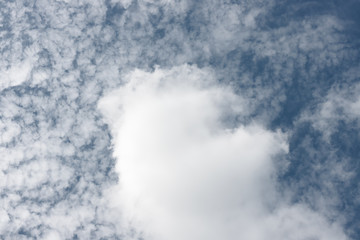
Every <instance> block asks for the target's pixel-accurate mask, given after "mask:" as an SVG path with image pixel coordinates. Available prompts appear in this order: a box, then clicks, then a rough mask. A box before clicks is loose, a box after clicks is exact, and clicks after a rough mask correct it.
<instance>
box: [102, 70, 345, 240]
mask: <svg viewBox="0 0 360 240" xmlns="http://www.w3.org/2000/svg"><path fill="white" fill-rule="evenodd" d="M246 105H247V103H246V100H245V99H242V98H241V97H240V96H238V95H236V94H235V93H234V92H233V90H232V88H230V87H228V86H224V85H222V84H219V83H217V82H216V80H215V79H214V77H213V74H212V72H211V71H210V70H208V69H205V70H204V69H199V68H197V67H194V66H189V65H183V66H180V67H174V68H172V69H168V70H162V69H156V70H154V71H153V72H144V71H141V70H135V71H133V72H132V73H130V74H128V75H127V77H126V83H125V84H124V85H123V86H121V87H120V88H119V89H118V90H116V91H114V92H111V93H109V94H108V95H106V96H105V97H104V98H102V99H101V100H100V102H99V108H100V111H102V113H103V114H104V116H105V118H106V119H107V122H108V123H109V124H110V128H111V132H112V135H113V147H114V156H115V157H116V158H117V163H116V170H117V172H118V174H119V185H118V186H116V187H113V188H111V189H110V190H109V191H108V197H109V199H110V200H109V201H110V203H111V206H113V207H114V208H118V210H119V211H120V212H122V216H123V218H122V220H121V221H119V224H120V222H122V223H123V224H124V223H125V224H128V225H129V227H133V228H135V229H136V230H137V232H139V233H141V232H142V233H143V236H144V237H145V239H151V240H168V239H172V240H184V239H187V240H199V239H207V240H219V239H252V240H265V239H310V238H314V239H323V240H325V239H326V240H328V239H334V240H335V239H336V240H339V239H347V238H346V236H345V235H344V233H343V232H342V230H341V228H340V226H339V225H338V224H337V223H336V222H333V223H330V222H328V221H327V220H326V219H325V218H324V217H323V216H321V215H320V214H319V213H317V212H315V211H312V210H310V209H309V208H308V207H306V206H305V205H301V204H297V205H291V204H289V203H288V202H287V201H286V200H284V197H283V195H282V194H283V193H282V192H280V191H279V189H278V188H277V179H276V177H277V172H278V170H279V169H281V168H284V165H286V162H285V161H284V160H282V159H283V156H284V154H286V153H287V151H288V143H287V140H286V135H285V134H284V133H281V132H279V131H277V132H272V131H269V130H267V129H265V128H264V127H263V126H261V125H259V124H257V123H255V122H253V123H250V124H243V123H241V122H240V121H238V122H235V123H234V122H229V119H237V116H240V115H245V114H246ZM136 237H138V236H136ZM136 237H133V238H132V237H130V239H137V238H136Z"/></svg>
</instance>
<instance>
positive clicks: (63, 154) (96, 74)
mask: <svg viewBox="0 0 360 240" xmlns="http://www.w3.org/2000/svg"><path fill="white" fill-rule="evenodd" d="M332 4H333V5H331V4H329V3H326V4H325V5H323V3H322V2H320V1H313V2H310V1H307V2H304V3H301V4H299V3H294V1H283V2H282V3H277V2H275V1H204V2H203V1H165V0H164V1H150V0H148V1H131V0H123V1H115V0H114V1H50V2H49V1H30V0H29V1H22V2H12V1H3V2H1V3H0V12H1V14H0V17H1V25H0V41H1V58H0V91H1V94H0V156H1V161H0V168H1V171H0V188H1V195H0V196H1V198H0V202H1V204H0V206H1V207H0V236H1V238H5V239H8V238H10V239H14V238H16V239H22V238H24V239H32V238H40V239H90V238H91V239H101V238H107V239H126V238H128V239H135V237H136V236H138V235H141V231H142V230H144V229H145V230H146V227H143V228H144V229H132V228H136V227H139V226H140V227H141V226H142V223H139V225H136V224H135V223H134V224H133V225H130V226H129V223H128V222H127V217H126V216H125V213H123V212H122V210H121V209H122V208H124V209H131V208H130V207H129V206H127V207H120V209H118V204H115V205H114V206H113V205H109V202H108V201H110V202H112V203H113V204H114V198H115V199H116V198H117V197H118V194H119V193H118V192H119V191H118V190H116V188H118V186H119V185H118V184H120V186H121V171H122V170H121V166H120V161H121V160H120V157H119V155H118V154H120V153H119V152H117V148H118V147H117V143H116V141H117V140H116V139H117V136H118V134H119V133H118V132H117V130H114V127H113V126H114V123H115V122H116V121H118V120H119V119H121V117H122V116H127V115H122V113H117V111H118V110H116V109H115V110H114V109H110V110H109V111H110V113H109V114H108V115H106V113H105V114H101V113H100V111H99V108H98V106H99V99H106V97H105V98H104V96H111V93H112V92H113V91H114V90H115V89H119V88H120V87H121V86H129V82H130V83H131V82H133V81H134V80H132V79H133V78H134V74H135V75H136V73H137V74H138V75H139V76H140V77H139V78H140V79H144V80H143V81H145V82H146V80H148V79H151V78H153V76H155V75H156V74H165V75H166V76H167V77H166V78H165V79H168V80H164V84H165V87H164V88H165V89H166V84H169V85H170V83H171V84H173V85H174V86H178V85H177V84H178V83H174V82H173V81H174V80H172V79H177V77H179V76H183V77H184V79H186V80H184V86H185V88H186V87H187V88H188V89H190V90H191V89H193V88H192V87H193V85H192V84H187V83H189V82H188V80H189V79H190V80H191V78H194V79H193V80H192V81H195V82H196V81H201V82H203V83H201V84H205V83H206V84H209V85H208V86H206V87H204V86H202V85H201V87H198V88H195V90H194V89H193V94H194V96H197V94H198V93H199V91H200V92H203V91H204V89H205V90H206V89H210V90H211V89H213V90H214V91H215V92H216V91H220V92H219V93H218V94H220V96H226V97H225V98H221V99H217V100H216V98H215V100H216V101H218V102H216V101H215V103H213V102H211V101H210V102H209V99H213V97H205V100H204V102H203V103H202V104H205V106H206V108H209V109H213V110H214V112H210V113H208V114H209V115H206V114H207V113H206V112H202V111H199V113H198V114H199V117H200V116H205V117H204V119H205V118H209V119H210V120H211V119H217V116H220V115H221V116H227V118H226V119H220V120H219V121H221V122H222V124H223V125H222V126H215V127H211V129H215V130H218V131H220V132H222V131H224V129H237V127H239V126H244V130H243V131H245V132H247V131H250V130H246V129H247V126H251V125H252V124H254V123H256V124H257V125H256V126H257V127H255V128H257V129H261V131H262V132H264V134H265V135H266V134H268V136H269V139H273V138H274V139H275V138H276V137H274V136H275V135H276V131H277V129H281V130H282V131H283V132H286V134H287V136H288V139H287V140H271V141H270V140H269V141H270V142H272V143H273V142H274V146H277V144H279V142H280V143H281V144H285V145H288V152H287V153H284V152H281V151H280V150H279V151H280V152H281V154H280V152H277V151H276V149H277V148H276V147H274V150H273V151H274V152H272V153H269V154H268V155H269V156H272V155H273V158H272V159H278V158H280V159H281V162H283V163H285V162H287V164H288V166H287V165H286V164H280V165H276V164H275V163H274V165H272V166H273V169H272V168H271V169H272V170H268V171H265V172H264V174H265V175H262V176H267V175H266V174H269V176H271V177H269V178H271V179H272V180H271V182H272V185H271V188H274V190H273V191H270V192H271V194H275V195H276V196H273V197H274V199H276V200H277V201H280V202H281V203H282V204H283V205H282V206H272V207H273V208H274V209H275V210H274V212H271V213H270V212H269V211H270V210H268V208H267V207H268V205H271V204H273V203H271V204H270V203H261V204H259V205H257V207H259V208H265V209H267V210H264V211H261V214H262V215H266V216H267V218H266V219H265V220H263V221H264V224H262V226H263V229H265V228H266V227H265V226H270V227H268V228H267V229H272V230H271V231H270V230H268V232H266V231H264V232H266V233H268V234H273V235H271V236H274V238H277V239H291V238H290V237H292V238H293V239H306V237H311V236H315V237H316V236H317V237H318V238H319V239H331V237H333V238H334V239H341V238H344V239H345V238H346V237H345V235H344V234H346V235H347V238H352V239H357V238H358V236H359V234H360V230H359V228H358V225H359V224H358V223H359V219H360V216H359V215H358V214H357V212H360V211H358V210H359V206H360V205H359V199H360V198H359V186H358V184H357V182H358V179H359V174H358V172H359V167H358V164H357V161H358V159H359V157H360V151H359V148H358V146H359V142H360V136H359V134H358V132H359V111H360V108H359V106H360V105H359V97H358V90H359V83H358V82H359V81H358V80H359V77H358V76H359V70H358V69H359V66H358V65H357V62H358V61H359V56H360V55H359V53H358V46H359V33H358V32H356V30H354V26H356V27H357V26H358V24H359V19H358V18H356V17H354V16H356V15H353V14H351V13H352V12H353V9H356V8H358V9H359V6H358V5H357V4H356V2H355V1H350V0H349V1H347V4H343V5H339V3H338V1H332ZM319 6H324V7H323V9H326V10H319V9H320V8H319ZM314 9H315V10H314ZM316 9H318V10H316ZM310 10H311V11H310ZM347 11H348V13H349V14H344V13H346V12H347ZM184 64H185V65H184ZM186 64H187V65H186ZM181 68H183V69H182V71H180V70H179V69H181ZM136 69H138V70H136ZM155 69H157V70H155ZM174 69H175V70H174ZM176 69H177V70H176ZM189 69H190V70H189ZM134 71H135V73H134ZM174 71H179V73H176V74H174ZM187 71H188V72H187ZM183 72H185V73H183ZM129 74H130V75H129ZM172 74H173V75H174V76H177V77H174V76H173V75H172ZM182 74H183V75H182ZM129 76H132V77H129ZM155 79H156V78H155ZM190 80H189V81H190ZM167 81H168V83H167ZM179 81H180V80H179ZM218 82H221V84H220V83H218ZM149 83H151V81H150V80H149ZM126 84H127V85H126ZM219 84H220V85H219ZM140 86H141V84H140ZM219 86H222V87H220V88H219ZM120 89H124V87H123V88H120ZM145 89H146V88H145ZM149 89H151V88H149ZM154 89H157V88H156V87H155V88H154ZM219 89H220V90H219ZM170 90H171V88H170ZM156 91H157V90H156ZM221 91H222V92H221ZM180 93H181V94H183V92H180ZM180 93H179V96H182V95H181V94H180ZM205 93H206V91H205ZM164 94H165V92H164ZM221 94H225V95H221ZM125 95H126V94H125ZM165 96H166V94H165ZM176 96H177V95H175V97H174V98H175V100H176V99H177V98H176ZM205 96H206V94H205ZM117 97H118V96H117ZM129 99H132V98H129ZM134 99H135V100H136V99H140V100H141V98H134ZM154 99H155V100H154ZM179 99H182V97H179ZM196 99H197V98H196ZM206 99H207V100H206ZM140 100H139V101H140ZM150 100H151V101H149V104H151V103H153V104H154V102H153V101H155V102H156V97H154V96H152V97H151V98H150ZM175 100H174V101H175ZM225 100H227V101H228V102H226V101H225ZM102 101H104V100H102ZM114 101H115V102H117V104H119V102H120V103H121V101H122V100H119V99H117V98H115V100H114ZM176 101H177V100H176ZM176 101H175V102H176ZM224 101H225V102H224ZM113 104H114V105H115V106H118V105H117V104H115V103H113ZM182 104H183V103H182ZM184 104H185V103H184ZM206 104H210V105H206ZM211 104H215V105H211ZM153 106H157V105H156V104H155V105H153ZM180 106H181V104H180ZM180 106H179V107H180ZM211 106H212V107H213V108H212V107H211ZM224 106H226V108H225V107H224ZM232 106H233V108H231V107H232ZM193 107H194V108H193V109H192V108H189V109H188V111H195V112H197V111H198V109H196V107H197V106H196V105H194V106H193ZM198 107H199V108H203V105H201V104H200V105H199V106H198ZM100 109H102V108H101V107H100ZM156 109H157V108H156ZM160 109H162V108H160ZM181 109H182V108H181ZM140 110H141V108H140ZM162 111H165V110H161V111H159V112H158V113H159V114H160V113H161V112H162ZM217 111H220V112H217ZM221 111H222V112H221ZM224 111H228V112H224ZM140 112H141V111H140ZM173 114H174V116H176V114H177V112H174V113H173ZM203 114H205V115H203ZM109 115H111V116H112V118H111V117H109ZM140 115H141V114H140ZM156 116H157V115H156ZM189 116H192V115H191V114H190V113H189ZM214 116H215V118H213V117H214ZM135 119H137V118H135ZM189 119H190V120H189V124H190V125H191V126H192V125H194V124H195V125H196V124H199V125H198V126H199V127H200V128H201V126H206V125H204V123H203V122H202V121H200V120H201V119H200V120H199V122H197V123H196V122H195V123H194V122H193V121H194V120H193V119H192V118H191V117H189ZM155 120H156V122H157V120H158V117H154V120H153V121H155ZM160 120H161V121H164V122H166V121H165V120H164V119H161V118H160ZM160 120H159V122H161V121H160ZM175 120H176V119H175ZM175 120H174V121H175ZM135 122H136V121H135ZM175 122H176V121H175ZM139 124H140V123H139ZM141 124H142V123H141ZM141 124H140V125H141ZM144 129H145V130H146V129H147V128H144ZM145 130H144V131H143V132H140V133H139V136H142V135H141V134H143V133H144V134H145V135H144V136H146V134H147V133H146V131H145ZM205 130H206V129H205ZM153 131H155V130H153ZM259 131H260V130H259ZM250 132H251V131H250ZM180 133H181V132H180ZM180 133H179V134H180ZM232 134H235V135H236V130H234V132H233V133H232ZM120 135H121V134H120ZM245 135H246V134H245ZM273 135H274V136H273ZM125 136H127V135H125ZM249 136H250V137H249V138H250V139H252V138H253V137H254V141H257V137H256V136H257V135H256V134H255V135H254V136H252V135H251V134H250V135H249ZM180 139H181V138H180ZM251 141H253V140H251ZM251 141H250V142H251ZM156 143H157V142H156V141H155V143H154V144H155V145H156ZM174 144H175V143H174ZM281 144H280V145H281ZM240 145H241V144H240ZM269 146H273V145H272V144H270V143H269ZM224 148H225V147H224ZM270 148H271V147H270ZM266 149H267V148H266ZM221 150H222V151H223V150H224V149H221ZM230 150H231V149H230ZM234 151H235V150H234ZM236 151H239V150H236ZM120 152H121V151H120ZM113 153H114V154H115V155H113ZM262 153H263V154H265V153H267V150H264V151H262ZM218 154H220V150H219V152H218ZM221 154H223V153H221ZM238 154H240V155H241V154H243V152H239V153H238ZM279 154H280V155H281V157H280V155H279ZM115 158H118V159H117V160H116V159H115ZM264 159H265V157H264ZM266 159H268V158H266ZM269 159H270V158H269ZM116 162H117V163H116ZM275 162H276V161H275ZM261 169H265V170H266V169H267V168H266V167H265V168H261ZM254 172H256V173H257V171H254ZM150 173H151V172H150ZM255 175H256V174H255ZM118 178H119V179H118ZM210 178H211V177H210ZM150 179H153V178H150ZM155 180H156V179H155ZM174 181H175V180H174ZM254 181H255V180H254ZM261 181H262V180H261ZM130 182H131V181H130ZM225 182H226V181H225ZM250 182H253V180H251V181H250ZM130 186H131V185H130ZM139 186H140V187H141V185H139ZM249 186H258V185H251V184H250V185H249ZM114 189H115V190H114ZM259 191H260V190H259ZM190 192H191V191H190ZM255 192H256V191H255ZM260 192H261V191H260ZM211 194H214V193H213V192H212V193H211ZM114 195H115V197H114ZM120 195H121V194H120ZM130 196H131V195H130ZM154 196H155V197H157V196H158V195H154ZM225 196H226V194H225ZM119 198H120V199H121V198H122V197H121V196H120V197H119ZM109 199H110V200H109ZM200 199H201V197H200ZM235 199H236V198H235ZM251 199H252V200H255V199H259V198H255V197H254V198H251ZM219 201H220V200H219ZM115 202H116V201H115ZM120 202H121V201H120ZM220 202H221V201H220ZM119 204H120V203H119ZM120 205H121V204H120ZM220 205H221V204H220ZM112 207H114V208H115V209H113V208H112ZM124 209H123V210H124ZM169 209H170V210H169V212H170V213H171V212H172V211H175V210H174V208H172V207H169ZM176 211H177V210H176ZM125 212H126V211H125ZM128 213H129V212H128ZM250 213H251V214H250ZM250 213H249V216H253V212H252V211H250ZM130 214H134V215H135V219H137V218H142V217H141V214H140V213H139V212H138V211H135V210H131V211H130ZM123 215H124V216H123ZM120 216H121V217H120ZM151 216H152V214H150V215H144V216H143V217H144V219H145V220H144V221H148V218H149V217H151ZM199 216H200V217H199V219H200V220H201V219H202V217H203V215H199ZM293 216H296V217H293ZM289 218H290V219H293V220H290V221H288V220H284V219H289ZM119 219H122V220H121V221H120V220H119ZM169 219H171V217H169ZM185 219H187V217H184V221H185ZM279 219H282V220H281V221H284V222H286V223H289V225H286V224H285V227H284V223H283V222H281V221H280V220H279ZM309 219H311V220H309ZM240 220H241V219H240ZM240 220H238V221H240ZM136 221H138V220H136ZM139 221H140V222H141V219H140V220H139ZM161 221H162V220H161ZM161 221H160V220H159V221H155V222H154V226H153V228H154V229H155V230H154V232H155V233H154V234H160V233H159V231H160V230H158V229H159V227H158V225H162V224H165V223H162V222H161ZM179 221H180V220H179ZM312 221H314V222H318V224H319V225H317V226H319V227H318V228H314V229H312V228H311V225H314V224H311V223H312ZM265 222H266V223H265ZM304 222H305V223H304ZM233 223H234V224H235V225H236V226H238V225H242V224H240V223H239V224H237V221H236V220H234V221H233ZM290 223H291V224H292V225H291V224H290ZM309 224H310V225H309ZM299 225H302V226H305V228H306V229H307V231H304V232H305V233H308V234H310V235H296V234H295V233H296V232H297V229H298V226H299ZM249 226H250V225H249ZM279 226H281V227H279ZM184 228H186V225H184ZM229 228H231V226H229ZM279 228H280V230H279V231H276V230H274V229H279ZM180 229H181V228H180ZM224 229H226V228H224ZM175 230H176V229H175ZM175 230H174V231H175ZM285 230H286V231H288V232H286V233H285V232H282V231H285ZM149 231H151V230H149ZM214 231H215V230H214ZM237 231H238V229H237V230H236V231H235V232H233V233H234V234H235V235H233V236H246V235H241V234H245V233H243V232H241V233H239V232H237ZM249 231H250V230H249ZM231 232H232V231H231V230H228V231H226V233H227V234H230V233H231ZM264 232H262V233H264ZM220 233H222V232H221V231H219V232H217V233H216V234H220ZM320 233H321V234H322V235H321V234H320ZM144 234H145V235H146V233H144ZM161 234H164V236H165V237H166V236H167V235H166V234H170V231H169V232H167V231H166V232H163V233H161ZM200 234H201V232H200ZM204 234H205V233H204ZM214 234H215V232H214ZM216 234H215V235H214V236H216ZM239 234H240V235H239ZM311 234H313V235H311ZM316 234H318V235H316ZM319 234H320V235H319ZM145 235H144V236H145ZM164 236H159V238H158V239H161V237H164ZM180 236H181V235H180ZM194 236H195V235H193V236H185V237H186V238H188V239H191V237H193V238H194ZM200 236H203V235H200ZM230 236H231V235H230ZM148 237H149V236H148ZM257 237H258V239H264V238H263V237H262V236H261V235H259V236H257ZM149 238H150V237H149ZM254 238H255V237H254ZM197 239H199V238H197ZM215 239H218V238H215ZM255 239H256V238H255Z"/></svg>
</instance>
